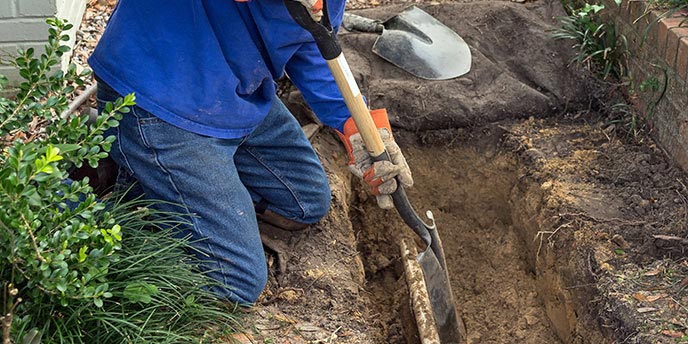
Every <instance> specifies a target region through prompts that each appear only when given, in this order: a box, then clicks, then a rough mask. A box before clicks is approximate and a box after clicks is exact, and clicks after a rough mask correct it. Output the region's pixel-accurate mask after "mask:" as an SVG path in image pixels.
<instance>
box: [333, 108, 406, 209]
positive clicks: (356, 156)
mask: <svg viewBox="0 0 688 344" xmlns="http://www.w3.org/2000/svg"><path fill="white" fill-rule="evenodd" d="M370 116H371V117H372V118H373V121H374V122H375V126H376V127H377V128H378V132H379V133H380V137H381V138H382V142H383V143H384V144H385V149H386V150H387V153H388V154H389V157H390V160H391V161H375V162H373V158H372V156H370V153H368V150H367V149H366V147H365V144H364V143H363V139H362V138H361V134H359V133H358V129H357V128H356V124H354V122H353V118H349V120H347V121H346V123H345V124H344V133H339V132H337V133H338V134H339V137H340V138H341V139H342V141H343V142H344V146H345V147H346V151H347V152H348V153H349V170H350V171H351V173H353V174H354V175H356V176H358V177H359V178H363V180H365V182H366V183H368V185H369V186H370V190H371V192H372V193H373V195H375V197H376V198H377V204H378V206H380V208H382V209H391V208H394V203H393V202H392V196H391V194H392V193H394V191H396V189H397V180H398V181H399V182H400V183H401V185H402V186H403V187H405V188H409V187H411V186H413V178H412V177H411V170H409V167H408V164H407V163H406V159H405V158H404V156H403V155H402V154H401V149H399V146H398V145H397V144H396V142H394V136H392V128H391V126H390V125H389V119H388V118H387V110H385V109H377V110H372V111H370ZM395 177H396V178H395Z"/></svg>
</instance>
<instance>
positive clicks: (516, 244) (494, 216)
mask: <svg viewBox="0 0 688 344" xmlns="http://www.w3.org/2000/svg"><path fill="white" fill-rule="evenodd" d="M492 128H496V127H492ZM500 131H501V130H492V129H485V130H482V132H477V133H473V134H469V135H467V136H465V133H464V138H463V139H462V140H461V142H455V141H451V140H449V141H448V140H440V141H439V142H438V141H437V140H434V139H431V140H430V141H433V142H432V143H425V144H423V143H420V144H419V143H418V141H417V140H416V139H415V136H414V135H412V134H409V135H406V136H408V137H404V135H398V136H402V137H401V138H400V139H399V141H401V145H402V146H403V147H404V152H405V155H406V156H407V159H408V162H409V165H410V166H411V169H412V172H413V175H414V179H415V183H416V185H415V186H414V188H412V189H411V190H409V198H410V199H411V202H412V203H413V204H414V205H415V206H416V207H417V208H418V209H417V211H419V213H421V212H424V211H425V210H426V209H429V210H431V211H432V212H433V213H434V215H435V218H436V221H437V226H438V230H439V232H440V235H441V238H442V240H443V244H444V245H443V246H444V250H445V254H446V259H447V265H448V267H449V272H450V276H451V283H452V288H453V292H454V297H455V301H456V306H457V308H458V309H459V312H460V314H461V317H462V319H463V322H464V324H465V327H466V330H467V336H466V342H467V343H583V342H586V343H595V342H598V341H597V340H602V339H601V338H602V337H601V336H600V335H599V334H598V333H597V331H596V330H595V329H585V328H581V326H580V324H577V320H576V307H577V306H580V305H575V304H573V303H572V302H565V301H566V300H567V299H570V298H569V297H568V296H567V295H568V290H566V288H565V287H563V285H562V283H561V282H560V281H561V278H560V276H558V274H559V272H558V271H557V270H556V268H555V267H554V266H553V265H552V264H551V262H550V264H546V263H545V264H543V260H545V261H546V260H548V259H549V260H551V257H549V258H548V257H547V255H548V253H546V252H544V251H546V250H542V247H541V241H540V240H538V238H540V236H538V235H537V234H538V233H540V235H542V232H540V231H548V230H549V229H547V228H538V223H537V221H534V220H533V219H534V218H535V217H536V216H537V215H538V214H536V213H535V211H537V210H538V209H540V208H542V207H543V206H544V205H542V204H536V203H537V202H538V200H540V201H542V197H541V195H537V194H532V193H531V194H528V191H526V192H525V193H524V192H523V190H531V189H533V188H530V187H529V186H528V185H523V183H528V182H527V181H526V179H524V178H520V177H522V176H520V172H521V170H520V167H521V166H520V164H521V162H520V161H519V159H518V157H517V156H516V155H515V154H514V152H512V151H510V150H508V149H505V147H504V146H503V145H502V144H501V142H500V140H501V137H502V135H501V134H502V133H503V132H502V133H500ZM457 134H458V133H457ZM411 137H414V138H411ZM454 137H458V136H454ZM538 189H539V188H538ZM536 193H537V192H536ZM358 194H359V195H361V197H363V198H364V199H359V201H360V204H359V206H358V211H357V212H355V213H354V215H353V216H352V223H353V226H354V229H356V228H359V229H361V231H360V232H359V237H358V238H357V239H358V240H357V241H358V243H359V251H360V252H361V256H362V257H363V261H364V266H365V269H366V276H367V280H368V288H369V290H370V291H371V293H372V295H373V298H374V299H375V301H376V302H377V304H378V305H380V308H381V309H387V310H389V309H394V310H395V311H393V312H391V313H388V318H387V319H386V320H387V327H386V328H387V334H386V336H387V338H386V339H385V340H386V342H389V343H404V342H405V343H419V342H420V339H419V338H418V334H417V333H416V332H415V327H416V325H415V323H414V320H413V317H412V315H411V313H410V307H409V302H408V299H407V297H408V296H407V287H406V284H405V282H404V278H403V274H402V272H403V268H402V267H401V263H399V253H398V252H399V248H398V243H399V240H400V238H403V237H406V238H410V237H413V235H412V234H411V231H410V230H409V229H408V228H407V227H405V226H404V225H403V224H402V223H401V222H400V220H398V219H397V216H396V214H390V213H388V212H383V211H381V210H379V209H377V208H376V206H375V204H374V201H373V200H370V199H365V193H362V192H361V193H358ZM354 208H356V207H354ZM531 212H532V213H531ZM540 251H542V252H540ZM538 255H539V256H538ZM582 336H586V337H587V338H585V339H582Z"/></svg>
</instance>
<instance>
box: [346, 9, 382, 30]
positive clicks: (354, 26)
mask: <svg viewBox="0 0 688 344" xmlns="http://www.w3.org/2000/svg"><path fill="white" fill-rule="evenodd" d="M342 26H343V27H344V28H345V29H347V30H349V31H361V32H370V33H382V30H384V28H385V27H384V26H383V25H382V22H381V21H379V20H375V19H370V18H366V17H361V16H359V15H357V14H352V13H344V18H343V19H342Z"/></svg>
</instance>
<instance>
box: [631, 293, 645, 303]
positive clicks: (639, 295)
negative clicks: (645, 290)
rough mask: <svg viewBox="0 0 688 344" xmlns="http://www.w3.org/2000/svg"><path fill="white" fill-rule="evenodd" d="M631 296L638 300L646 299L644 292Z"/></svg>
mask: <svg viewBox="0 0 688 344" xmlns="http://www.w3.org/2000/svg"><path fill="white" fill-rule="evenodd" d="M633 298H634V299H636V300H638V301H646V300H647V297H645V294H642V293H635V294H633Z"/></svg>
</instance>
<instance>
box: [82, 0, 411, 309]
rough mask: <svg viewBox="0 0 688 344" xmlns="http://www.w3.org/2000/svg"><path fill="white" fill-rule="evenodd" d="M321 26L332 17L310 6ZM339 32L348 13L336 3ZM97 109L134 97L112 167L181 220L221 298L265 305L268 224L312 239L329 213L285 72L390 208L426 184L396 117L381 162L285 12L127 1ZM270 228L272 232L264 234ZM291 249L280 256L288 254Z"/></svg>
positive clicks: (102, 58)
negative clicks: (401, 189) (285, 92)
mask: <svg viewBox="0 0 688 344" xmlns="http://www.w3.org/2000/svg"><path fill="white" fill-rule="evenodd" d="M300 1H301V2H302V3H303V4H304V6H306V7H307V8H308V9H309V11H310V13H311V15H312V17H313V18H314V19H315V20H319V17H320V16H322V10H321V8H322V5H321V4H320V3H319V2H316V1H315V0H313V1H311V0H300ZM329 6H330V7H329V12H330V16H331V20H332V22H333V23H334V24H335V26H336V27H338V26H339V24H340V23H341V19H342V14H343V12H344V6H345V1H343V0H332V1H331V3H329ZM89 63H90V65H91V67H92V68H93V71H94V74H95V76H96V79H97V81H98V94H97V99H98V104H99V108H100V110H101V111H102V109H103V107H104V104H105V102H109V101H114V100H115V99H117V98H119V97H121V95H123V94H128V93H135V94H136V98H137V104H138V105H137V106H135V107H134V108H132V111H131V112H130V113H128V114H125V115H124V117H123V119H122V120H121V122H120V125H119V127H117V128H113V129H112V130H111V131H110V132H108V133H107V135H115V136H116V137H117V140H116V141H115V143H114V145H113V147H112V150H111V155H112V158H113V159H114V160H115V161H116V162H117V164H118V165H119V178H118V179H119V183H120V184H123V183H127V182H128V181H129V180H131V179H134V180H136V181H137V182H138V185H140V187H141V190H142V192H143V194H144V195H145V197H146V198H148V199H153V200H161V201H163V202H157V203H156V204H155V205H154V206H155V207H156V208H159V209H160V210H163V211H167V212H173V213H178V214H181V216H183V218H184V220H185V221H184V222H185V224H184V227H183V228H182V230H183V231H182V234H184V235H190V237H191V240H192V242H193V243H194V246H195V248H196V249H197V250H198V253H197V255H198V257H199V259H201V260H203V261H204V262H205V264H204V268H205V269H207V273H208V275H210V276H211V277H213V278H215V279H216V280H218V281H219V282H221V283H220V285H218V286H215V287H213V291H214V292H215V293H217V294H218V295H219V296H221V297H223V298H226V299H228V300H230V301H233V302H237V303H240V304H251V303H253V302H255V301H256V299H257V298H258V296H259V295H260V293H261V292H262V290H263V288H264V287H265V283H266V280H267V267H266V263H265V256H264V254H263V247H262V245H261V240H260V232H259V229H258V227H259V223H261V224H262V223H265V224H268V225H271V226H273V227H278V228H280V230H285V231H297V230H303V229H305V228H306V227H307V226H308V225H310V224H313V223H316V222H318V221H319V220H320V219H321V218H322V217H323V216H325V214H326V213H327V211H328V209H329V206H330V188H329V185H328V181H327V177H326V175H325V172H324V170H323V168H322V166H321V165H320V161H319V160H318V157H317V155H316V153H315V151H314V150H313V148H312V147H311V145H310V143H309V142H308V139H307V138H306V136H305V135H304V133H303V131H302V130H301V128H300V126H299V124H298V122H297V121H296V120H295V118H294V117H293V116H292V115H291V113H290V112H289V110H287V108H286V107H285V106H284V104H282V102H281V101H280V100H279V98H278V97H277V96H276V83H275V80H277V79H279V78H280V77H281V76H282V75H283V74H284V73H286V74H287V75H288V76H289V78H290V79H291V81H292V82H293V83H294V84H295V85H296V86H297V87H298V88H299V90H300V91H301V93H302V94H303V96H304V98H305V99H306V101H307V103H308V104H309V106H310V107H311V108H312V109H313V111H314V112H315V113H316V115H317V116H318V118H319V119H320V120H321V121H322V122H323V123H324V124H326V125H328V126H330V127H332V128H334V129H335V130H336V131H337V133H338V134H339V136H340V137H341V138H342V140H343V142H344V145H345V146H346V148H347V151H348V153H349V157H350V161H349V167H350V170H351V171H352V172H353V173H354V174H355V175H357V176H359V177H361V178H363V179H364V180H365V181H366V182H367V183H368V184H369V185H370V187H371V190H372V192H373V194H375V195H376V196H377V200H378V204H379V205H380V206H381V207H383V208H391V207H392V206H393V205H392V201H391V197H390V196H389V194H391V193H393V192H394V191H395V190H396V188H397V183H396V180H395V177H398V179H399V181H400V182H401V183H402V184H403V185H404V186H405V187H410V186H411V185H412V184H413V180H412V178H411V173H410V171H409V169H408V165H407V164H406V161H405V159H404V157H403V156H402V154H401V151H400V150H399V147H398V146H397V145H396V144H395V143H394V140H393V137H392V133H391V129H390V126H389V121H388V120H387V114H386V112H385V110H384V109H381V110H375V111H372V112H371V115H372V116H373V119H374V121H375V123H376V125H377V127H378V128H379V131H380V134H381V136H382V138H383V141H384V142H385V146H386V149H387V151H388V152H389V154H390V156H391V158H392V162H387V161H382V162H375V163H374V164H373V163H372V160H371V157H370V155H369V154H368V152H367V150H366V149H365V147H364V146H363V142H362V140H361V138H360V135H359V134H358V133H357V129H356V126H355V125H354V123H353V121H352V120H351V116H350V114H349V111H348V110H347V108H346V105H345V104H344V100H343V99H342V96H341V93H340V92H339V90H338V89H337V85H336V84H335V81H334V79H333V77H332V75H331V73H330V71H329V69H328V67H327V65H326V63H325V60H323V58H322V57H321V55H320V53H319V52H318V49H317V47H316V45H315V42H314V41H313V39H312V36H311V35H310V34H309V33H308V32H307V31H305V30H304V29H302V28H301V27H300V26H299V25H298V24H296V23H295V22H294V21H293V20H292V19H291V17H290V15H289V13H288V12H287V10H286V8H285V7H284V4H283V2H282V0H249V1H231V0H197V1H188V0H167V1H137V0H120V1H119V3H118V5H117V7H116V8H115V10H114V12H113V14H112V16H111V18H110V21H109V23H108V27H107V29H106V31H105V33H104V34H103V37H102V38H101V40H100V42H99V44H98V46H97V47H96V49H95V51H94V53H93V55H92V56H91V58H90V59H89ZM261 226H262V225H261ZM276 249H277V250H279V248H276Z"/></svg>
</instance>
